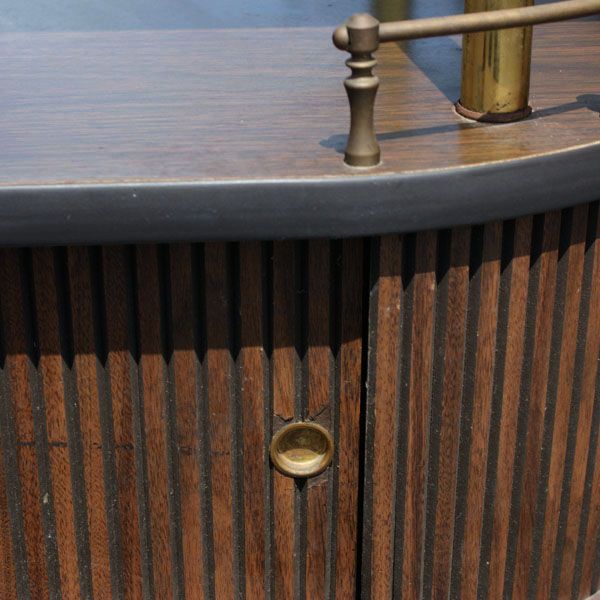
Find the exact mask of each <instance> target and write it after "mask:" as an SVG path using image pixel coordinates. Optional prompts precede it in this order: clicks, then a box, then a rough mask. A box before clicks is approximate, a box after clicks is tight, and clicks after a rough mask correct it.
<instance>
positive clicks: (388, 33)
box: [333, 0, 600, 51]
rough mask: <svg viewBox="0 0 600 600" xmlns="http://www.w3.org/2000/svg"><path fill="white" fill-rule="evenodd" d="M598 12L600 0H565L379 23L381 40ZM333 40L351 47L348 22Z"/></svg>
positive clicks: (543, 21) (458, 31)
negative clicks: (522, 6) (523, 6)
mask: <svg viewBox="0 0 600 600" xmlns="http://www.w3.org/2000/svg"><path fill="white" fill-rule="evenodd" d="M597 13H600V0H563V1H562V2H553V3H552V4H542V5H540V6H527V7H525V8H506V9H502V10H490V11H487V12H477V13H469V14H463V15H450V16H447V17H430V18H427V19H414V20H412V21H392V22H390V23H381V24H380V25H379V42H380V43H382V42H399V41H401V40H414V39H417V38H427V37H439V36H443V35H454V34H459V33H471V32H475V31H491V30H493V29H508V28H511V27H522V26H526V25H538V24H541V23H553V22H555V21H565V20H567V19H576V18H578V17H586V16H588V15H594V14H597ZM333 43H334V44H335V46H336V47H337V48H339V49H340V50H347V51H349V50H350V47H349V36H348V28H347V27H346V25H345V24H344V25H341V26H340V27H338V28H337V29H336V30H335V31H334V32H333Z"/></svg>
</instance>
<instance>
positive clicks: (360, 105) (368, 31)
mask: <svg viewBox="0 0 600 600" xmlns="http://www.w3.org/2000/svg"><path fill="white" fill-rule="evenodd" d="M346 27H347V29H348V37H349V46H348V51H349V52H350V54H351V57H350V58H349V59H348V60H347V61H346V65H347V66H348V67H349V68H350V69H351V70H352V75H350V77H348V78H347V79H346V80H345V81H344V87H345V88H346V93H347V94H348V100H349V102H350V134H349V136H348V144H347V145H346V152H345V155H344V160H345V162H346V163H347V164H349V165H351V166H353V167H372V166H374V165H376V164H378V163H379V158H380V156H381V152H380V150H379V144H378V143H377V138H376V137H375V128H374V125H373V112H374V105H375V95H376V94H377V88H378V87H379V79H378V78H377V77H375V75H373V68H374V67H375V65H377V61H376V60H375V59H374V58H373V52H375V50H377V48H378V47H379V21H378V20H377V19H375V18H374V17H372V16H371V15H367V14H357V15H353V16H352V17H350V19H348V21H347V22H346Z"/></svg>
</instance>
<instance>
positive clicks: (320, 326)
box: [305, 240, 334, 598]
mask: <svg viewBox="0 0 600 600" xmlns="http://www.w3.org/2000/svg"><path fill="white" fill-rule="evenodd" d="M330 249H331V248H330V242H328V241H327V240H316V241H311V242H309V243H308V248H307V252H308V256H307V263H308V264H307V271H308V272H307V274H306V279H307V283H308V286H307V288H308V289H307V290H306V291H307V293H308V307H307V309H308V310H307V312H308V314H307V323H306V327H307V349H306V352H307V369H308V382H307V384H308V386H307V387H308V389H307V407H306V413H307V414H306V418H307V419H308V420H312V421H317V422H319V423H320V424H321V425H323V426H324V427H326V428H327V429H329V430H330V428H331V411H332V402H333V397H332V391H333V354H332V351H331V339H330V333H331V323H330V319H331V318H334V317H333V315H331V314H330V309H331V255H330ZM330 480H331V470H328V471H327V472H325V473H323V474H322V475H321V476H320V477H318V478H315V479H313V480H310V481H308V482H307V488H308V489H307V509H306V511H307V517H306V521H307V526H306V540H307V542H306V575H305V577H306V597H307V598H325V597H326V594H327V592H326V584H327V581H326V578H327V570H328V564H329V561H330V560H331V556H330V548H328V545H327V533H328V515H329V514H331V513H330V511H331V510H332V506H331V500H332V499H331V497H330V494H329V491H330Z"/></svg>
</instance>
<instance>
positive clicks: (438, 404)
mask: <svg viewBox="0 0 600 600" xmlns="http://www.w3.org/2000/svg"><path fill="white" fill-rule="evenodd" d="M450 254H451V233H450V231H448V230H444V231H440V232H439V233H438V246H437V261H436V263H437V268H436V280H437V285H436V299H435V304H436V307H435V322H434V326H433V331H434V333H433V367H432V377H431V409H430V414H431V418H430V423H429V468H428V472H427V503H426V509H425V515H426V516H425V522H426V523H427V527H426V529H425V544H424V548H423V592H422V597H423V598H429V597H431V593H432V587H433V580H432V573H433V556H434V544H435V534H436V532H435V522H436V518H435V514H436V507H437V495H438V476H439V472H438V470H439V451H440V429H441V421H442V400H443V386H444V358H445V350H446V348H445V344H444V337H445V334H446V326H447V325H446V322H447V317H448V277H449V269H450Z"/></svg>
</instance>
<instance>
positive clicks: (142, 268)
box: [136, 245, 175, 598]
mask: <svg viewBox="0 0 600 600" xmlns="http://www.w3.org/2000/svg"><path fill="white" fill-rule="evenodd" d="M159 276H160V274H159V265H158V249H157V247H156V246H153V245H149V246H140V247H138V248H137V249H136V277H137V283H138V289H137V307H138V331H139V345H140V353H141V355H140V359H139V360H140V362H139V368H140V393H141V394H142V398H143V411H144V412H143V424H144V432H145V440H146V466H147V477H148V499H149V511H150V536H151V548H152V561H153V565H154V570H153V574H154V580H153V583H154V591H155V594H156V595H157V596H158V597H165V598H166V597H168V596H169V594H171V592H172V589H173V588H172V585H173V578H174V576H175V574H174V573H173V565H172V563H171V549H170V528H171V526H172V523H171V522H170V518H169V474H168V465H167V445H168V440H167V434H166V428H165V421H166V419H167V411H166V406H165V405H166V393H165V382H166V368H165V363H164V358H163V354H162V339H161V331H160V328H161V316H162V315H161V297H160V289H159V286H160V282H159Z"/></svg>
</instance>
